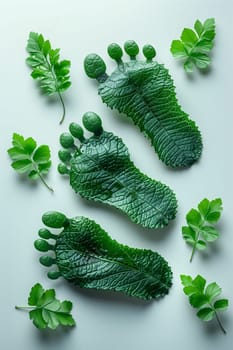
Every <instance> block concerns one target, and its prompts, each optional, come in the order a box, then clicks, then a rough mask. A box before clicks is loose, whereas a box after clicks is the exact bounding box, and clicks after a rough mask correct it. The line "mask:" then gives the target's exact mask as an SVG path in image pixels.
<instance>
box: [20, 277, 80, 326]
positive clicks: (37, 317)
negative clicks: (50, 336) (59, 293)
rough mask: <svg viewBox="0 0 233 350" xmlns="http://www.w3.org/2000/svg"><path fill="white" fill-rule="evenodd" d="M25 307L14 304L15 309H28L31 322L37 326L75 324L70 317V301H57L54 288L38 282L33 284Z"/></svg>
mask: <svg viewBox="0 0 233 350" xmlns="http://www.w3.org/2000/svg"><path fill="white" fill-rule="evenodd" d="M28 305H29V306H26V307H19V306H16V307H15V308H16V309H28V310H30V311H29V317H30V319H31V320H32V321H33V324H34V325H35V326H36V327H37V328H39V329H44V328H50V329H53V330H54V329H56V328H57V327H58V326H59V325H62V326H75V321H74V319H73V317H72V315H71V314H70V313H71V310H72V303H71V301H67V300H65V301H62V302H61V301H59V300H57V299H56V295H55V290H54V289H48V290H44V288H43V287H42V286H41V285H40V284H39V283H37V284H35V285H34V286H33V287H32V289H31V291H30V295H29V298H28Z"/></svg>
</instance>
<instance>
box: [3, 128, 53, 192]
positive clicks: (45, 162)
mask: <svg viewBox="0 0 233 350" xmlns="http://www.w3.org/2000/svg"><path fill="white" fill-rule="evenodd" d="M12 145H13V147H12V148H9V149H8V150H7V152H8V154H9V156H10V157H11V159H12V160H13V162H12V163H11V166H12V168H13V169H15V170H16V171H17V172H18V173H19V174H27V175H28V177H29V178H30V179H32V180H37V179H40V180H41V181H42V182H43V184H44V185H45V186H46V187H47V188H48V189H49V190H50V191H52V192H53V189H52V188H51V187H49V186H48V184H47V183H46V181H45V179H44V175H46V174H47V173H48V171H49V168H50V167H51V160H50V150H49V147H48V146H47V145H42V146H39V147H37V144H36V141H35V140H34V139H33V138H32V137H29V138H27V139H24V137H23V136H21V135H19V134H16V133H14V134H13V137H12Z"/></svg>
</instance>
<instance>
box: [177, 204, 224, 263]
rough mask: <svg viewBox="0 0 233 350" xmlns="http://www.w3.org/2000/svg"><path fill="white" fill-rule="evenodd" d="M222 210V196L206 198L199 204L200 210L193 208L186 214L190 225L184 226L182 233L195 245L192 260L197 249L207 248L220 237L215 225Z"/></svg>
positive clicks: (186, 239) (188, 241)
mask: <svg viewBox="0 0 233 350" xmlns="http://www.w3.org/2000/svg"><path fill="white" fill-rule="evenodd" d="M221 211H222V200H221V199H220V198H216V199H213V200H212V201H209V200H208V199H206V198H205V199H203V200H202V201H201V202H200V203H199V204H198V210H197V209H191V210H190V211H189V212H188V214H187V215H186V221H187V224H188V226H183V227H182V235H183V238H184V240H185V241H186V242H187V243H189V244H191V245H192V246H193V250H192V254H191V258H190V262H191V261H192V259H193V256H194V253H195V250H196V249H198V250H203V249H206V248H207V243H208V242H214V241H215V240H216V239H217V238H218V237H219V231H218V230H217V229H216V228H215V227H214V226H213V225H214V224H216V223H217V222H218V220H219V219H220V216H221Z"/></svg>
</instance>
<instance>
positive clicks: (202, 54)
mask: <svg viewBox="0 0 233 350" xmlns="http://www.w3.org/2000/svg"><path fill="white" fill-rule="evenodd" d="M194 29H195V31H194V30H192V29H190V28H184V30H183V32H182V34H181V36H180V39H181V40H173V41H172V43H171V48H170V51H171V53H172V55H173V56H174V57H175V58H179V59H182V60H184V69H185V71H186V72H192V71H193V69H194V67H195V66H196V67H197V68H199V69H206V68H207V67H208V66H209V64H210V63H211V59H210V57H209V55H208V54H209V53H210V51H211V50H212V48H213V46H214V38H215V20H214V18H208V19H207V20H206V21H205V22H204V23H201V22H200V21H199V20H196V22H195V24H194Z"/></svg>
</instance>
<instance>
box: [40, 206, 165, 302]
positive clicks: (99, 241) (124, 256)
mask: <svg viewBox="0 0 233 350" xmlns="http://www.w3.org/2000/svg"><path fill="white" fill-rule="evenodd" d="M42 221H43V223H44V224H45V225H46V226H48V227H52V228H61V229H62V231H61V232H60V233H59V234H54V233H51V232H50V231H49V230H48V229H47V228H42V229H40V230H39V236H40V239H37V240H36V241H35V243H34V245H35V248H36V249H37V250H39V251H41V252H47V251H50V250H51V251H52V252H53V253H52V254H54V255H55V257H51V256H49V255H44V256H41V257H40V262H41V264H42V265H44V266H47V267H48V266H52V265H53V264H56V265H57V268H58V270H57V271H50V272H48V277H49V278H51V279H57V278H58V277H60V276H62V277H64V278H65V279H66V280H68V281H69V282H72V283H74V284H76V285H78V286H80V287H82V288H93V289H100V290H112V291H117V292H123V293H125V294H127V295H129V296H132V297H137V298H141V299H145V300H150V299H155V298H159V297H162V296H165V295H166V294H168V292H169V289H170V287H171V285H172V272H171V268H170V267H169V265H168V263H167V261H166V260H165V259H164V258H163V257H162V256H160V255H159V254H158V253H156V252H153V251H151V250H145V249H136V248H129V247H127V246H126V245H122V244H120V243H118V242H117V241H115V240H113V239H112V238H111V237H110V236H109V235H108V234H107V233H106V232H105V231H104V230H103V229H102V228H101V227H100V226H99V225H98V224H96V223H95V222H94V221H93V220H90V219H88V218H85V217H75V218H72V219H68V218H66V217H65V215H64V214H62V213H59V212H47V213H45V214H44V215H43V217H42ZM51 239H52V240H54V241H55V243H54V244H51V243H50V242H48V240H51Z"/></svg>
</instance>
